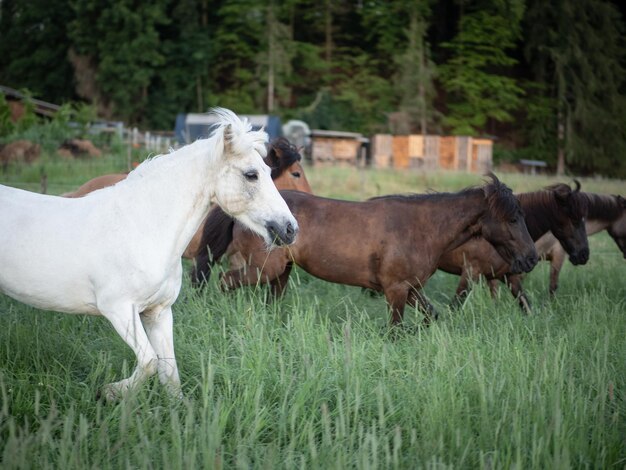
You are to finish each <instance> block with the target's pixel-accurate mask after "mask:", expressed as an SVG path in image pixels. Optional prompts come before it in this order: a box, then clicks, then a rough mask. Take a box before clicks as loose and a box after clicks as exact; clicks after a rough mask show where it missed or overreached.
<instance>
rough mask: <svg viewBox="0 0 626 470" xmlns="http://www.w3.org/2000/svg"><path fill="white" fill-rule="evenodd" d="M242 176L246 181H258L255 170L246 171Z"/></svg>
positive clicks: (257, 174)
mask: <svg viewBox="0 0 626 470" xmlns="http://www.w3.org/2000/svg"><path fill="white" fill-rule="evenodd" d="M243 176H245V178H246V179H247V180H248V181H256V180H258V179H259V172H258V171H256V170H248V171H246V172H245V173H244V174H243Z"/></svg>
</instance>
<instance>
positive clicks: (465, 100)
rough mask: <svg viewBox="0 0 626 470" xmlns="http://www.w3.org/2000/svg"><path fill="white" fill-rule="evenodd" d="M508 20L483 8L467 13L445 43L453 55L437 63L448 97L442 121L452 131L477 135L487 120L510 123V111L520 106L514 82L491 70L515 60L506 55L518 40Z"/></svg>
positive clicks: (512, 79) (498, 68)
mask: <svg viewBox="0 0 626 470" xmlns="http://www.w3.org/2000/svg"><path fill="white" fill-rule="evenodd" d="M516 19H517V21H518V22H519V19H520V18H519V17H518V18H516ZM511 21H512V18H510V17H508V16H503V15H498V14H494V13H490V12H488V11H484V10H479V11H477V12H473V13H468V14H467V15H465V16H463V17H462V18H461V21H460V24H459V33H458V35H457V36H456V37H455V38H454V39H453V40H452V41H451V42H450V43H447V44H444V47H446V48H448V49H450V50H451V51H452V54H453V55H452V57H451V58H450V60H448V62H446V63H445V64H444V65H442V66H441V67H440V72H441V81H442V84H443V86H444V88H445V90H446V91H447V92H448V93H449V94H450V98H451V99H450V101H449V102H448V109H449V113H448V115H446V117H445V118H444V124H446V125H448V126H449V127H450V128H451V129H452V132H453V133H454V134H459V135H475V134H477V133H479V132H481V131H484V130H485V126H486V124H487V121H488V120H489V119H492V120H494V121H498V122H506V121H511V120H512V119H513V116H512V114H511V113H512V112H513V111H515V110H516V109H518V108H519V107H520V105H521V99H520V97H521V95H522V93H523V91H522V89H521V88H520V87H519V86H518V85H517V83H516V80H515V79H514V78H511V77H508V76H506V75H504V74H503V73H501V72H500V73H498V72H494V70H496V71H497V70H506V68H507V67H510V66H512V65H514V64H515V63H516V61H515V59H513V58H512V57H510V56H508V55H507V53H506V51H507V49H511V48H513V47H514V45H515V40H516V39H517V34H516V30H517V28H516V27H515V26H514V25H513V26H512V25H511Z"/></svg>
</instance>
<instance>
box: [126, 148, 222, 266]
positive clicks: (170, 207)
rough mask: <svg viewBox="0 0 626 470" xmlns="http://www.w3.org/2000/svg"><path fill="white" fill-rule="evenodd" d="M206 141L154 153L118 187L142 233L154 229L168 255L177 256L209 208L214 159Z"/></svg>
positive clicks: (214, 166)
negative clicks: (167, 153) (145, 165)
mask: <svg viewBox="0 0 626 470" xmlns="http://www.w3.org/2000/svg"><path fill="white" fill-rule="evenodd" d="M209 154H210V150H209V147H208V145H207V141H198V142H196V143H194V144H192V145H190V146H188V147H185V150H184V151H182V152H181V151H179V152H175V153H173V154H171V155H167V156H162V157H158V158H157V159H156V160H153V161H150V162H149V163H148V164H149V166H150V167H149V168H144V169H142V171H141V173H139V174H135V175H133V174H132V173H131V175H130V176H129V178H128V179H127V180H125V184H124V185H123V186H120V185H118V186H119V188H120V189H119V190H120V191H123V192H124V193H125V194H124V197H125V198H126V199H128V200H126V203H127V204H129V205H131V206H132V208H133V209H132V210H133V212H134V216H135V217H136V218H137V220H138V221H141V224H142V225H141V227H142V230H143V231H144V235H145V236H146V237H150V231H151V230H154V231H155V234H156V237H158V238H159V240H161V241H162V242H163V243H165V244H166V245H167V246H168V248H167V249H169V250H171V251H172V255H173V256H174V255H175V256H176V257H180V256H181V255H182V254H183V252H184V250H185V248H186V247H187V245H188V244H189V242H190V241H191V239H192V237H193V235H194V233H195V232H196V230H197V229H198V227H199V226H200V224H201V222H202V220H204V217H205V216H206V214H207V213H208V211H209V206H210V203H211V199H212V197H213V191H214V187H215V178H216V171H217V163H216V161H215V158H214V157H211V156H210V155H209Z"/></svg>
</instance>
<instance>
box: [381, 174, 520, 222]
mask: <svg viewBox="0 0 626 470" xmlns="http://www.w3.org/2000/svg"><path fill="white" fill-rule="evenodd" d="M488 176H489V177H490V178H491V181H490V182H488V183H487V184H485V185H483V186H473V187H469V188H465V189H462V190H460V191H458V192H456V193H447V192H438V191H429V192H428V193H425V194H416V193H411V194H389V195H386V196H377V197H373V198H371V199H369V200H370V201H372V200H377V199H394V200H399V201H406V202H411V201H413V202H417V201H440V200H445V199H451V198H457V197H459V196H461V197H463V196H471V195H476V194H478V193H481V192H482V193H483V194H484V196H485V198H486V200H487V204H488V206H489V210H490V212H491V213H493V214H494V215H495V216H496V217H497V218H499V219H500V220H503V219H507V218H508V219H512V218H515V217H519V216H521V215H522V210H521V208H520V204H519V201H518V200H517V198H516V197H515V196H514V195H513V191H511V188H509V187H508V186H507V185H505V184H504V183H502V182H501V181H500V180H499V179H498V178H497V177H496V176H495V175H494V174H489V175H488Z"/></svg>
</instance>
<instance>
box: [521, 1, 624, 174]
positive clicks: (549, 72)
mask: <svg viewBox="0 0 626 470" xmlns="http://www.w3.org/2000/svg"><path fill="white" fill-rule="evenodd" d="M558 6H559V8H558V9H554V8H551V7H549V6H548V5H547V4H546V3H545V2H540V1H533V2H530V5H529V11H528V16H527V22H528V29H529V39H528V41H527V45H526V50H527V53H528V55H529V57H530V62H531V64H532V66H533V70H534V73H535V75H534V77H535V79H536V80H537V82H538V83H539V84H540V85H541V86H542V87H543V88H544V89H545V90H546V95H547V96H554V97H556V103H555V106H554V108H553V109H554V110H556V112H557V115H560V116H561V120H560V124H561V125H562V126H563V128H564V142H563V147H564V150H565V155H566V159H567V164H568V165H569V166H570V167H571V168H575V169H576V170H577V171H579V172H580V171H582V172H591V171H594V170H595V171H598V170H599V171H603V172H605V173H611V174H616V173H615V171H617V172H618V174H622V175H624V174H626V170H625V169H624V158H623V155H624V154H625V153H626V130H625V127H624V122H626V120H625V116H626V113H625V112H624V104H626V99H625V98H624V92H623V90H624V84H625V83H626V70H625V68H624V67H625V63H626V54H625V53H624V36H623V34H624V28H623V20H622V18H621V17H620V14H619V12H618V10H617V8H616V7H615V6H614V5H613V4H612V3H610V2H606V1H603V0H584V1H570V0H562V1H560V2H559V3H558ZM555 132H556V126H555Z"/></svg>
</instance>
